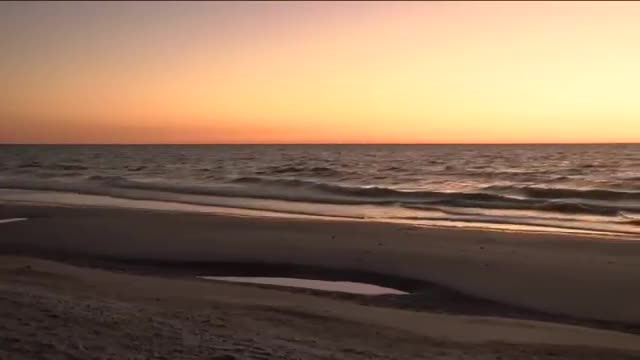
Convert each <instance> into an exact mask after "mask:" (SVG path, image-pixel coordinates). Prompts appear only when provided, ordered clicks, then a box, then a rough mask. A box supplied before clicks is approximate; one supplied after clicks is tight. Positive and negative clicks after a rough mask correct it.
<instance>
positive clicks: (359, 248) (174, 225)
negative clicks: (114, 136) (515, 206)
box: [0, 205, 640, 324]
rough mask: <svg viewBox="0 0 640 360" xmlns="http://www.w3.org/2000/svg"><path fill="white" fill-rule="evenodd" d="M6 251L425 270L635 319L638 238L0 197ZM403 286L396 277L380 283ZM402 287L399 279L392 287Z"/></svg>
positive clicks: (477, 289)
mask: <svg viewBox="0 0 640 360" xmlns="http://www.w3.org/2000/svg"><path fill="white" fill-rule="evenodd" d="M16 217H28V218H30V220H29V221H22V222H15V223H9V224H3V226H2V227H1V228H0V234H1V236H0V245H1V246H2V251H4V252H5V253H21V252H22V253H23V254H36V253H37V254H40V255H44V254H48V255H55V256H57V257H58V258H59V257H60V256H65V257H66V258H67V259H69V260H74V259H75V260H78V259H85V260H91V259H100V258H102V259H105V258H108V259H111V260H114V259H117V260H128V261H131V262H139V263H143V262H144V261H146V262H160V263H168V262H176V263H179V262H183V263H184V262H204V263H221V262H223V263H232V262H238V263H253V264H259V263H267V264H293V265H305V266H309V267H318V268H323V269H334V270H340V271H343V272H345V273H349V272H357V271H360V272H365V273H369V274H371V273H373V274H378V275H379V276H381V277H382V275H383V276H386V277H390V278H392V277H395V278H402V279H413V280H419V281H426V282H430V283H435V284H438V285H441V286H445V287H448V288H451V289H455V290H457V291H459V292H462V293H464V294H468V295H470V296H474V297H479V298H482V299H487V300H493V301H497V302H500V303H506V304H510V305H514V306H518V307H524V308H528V309H533V310H538V311H542V312H546V313H553V314H564V315H569V316H572V317H578V318H585V319H597V320H605V321H613V322H620V323H627V324H638V323H640V307H638V306H637V304H639V303H640V286H638V284H640V242H636V241H632V240H621V239H611V238H609V239H606V238H594V237H585V236H576V235H571V236H569V235H554V234H524V233H510V232H489V231H475V230H452V229H430V228H417V227H412V226H404V225H394V224H381V223H366V222H350V221H321V220H308V219H305V220H289V219H267V218H249V217H231V216H214V215H208V214H187V213H170V212H159V211H140V210H123V209H98V208H65V207H39V206H14V205H4V206H2V207H0V218H16ZM386 285H398V284H386ZM392 287H397V286H392Z"/></svg>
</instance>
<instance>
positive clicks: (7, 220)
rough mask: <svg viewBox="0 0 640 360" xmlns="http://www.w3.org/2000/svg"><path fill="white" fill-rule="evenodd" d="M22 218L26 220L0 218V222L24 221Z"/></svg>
mask: <svg viewBox="0 0 640 360" xmlns="http://www.w3.org/2000/svg"><path fill="white" fill-rule="evenodd" d="M24 220H27V218H12V219H0V224H6V223H10V222H14V221H24Z"/></svg>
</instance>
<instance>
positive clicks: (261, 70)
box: [0, 1, 640, 143]
mask: <svg viewBox="0 0 640 360" xmlns="http://www.w3.org/2000/svg"><path fill="white" fill-rule="evenodd" d="M639 19H640V2H584V3H581V2H512V3H511V2H475V1H474V2H457V1H456V2H406V3H402V2H395V3H392V2H388V3H385V2H371V3H367V2H343V3H338V2H244V3H242V2H212V3H204V2H194V3H184V2H180V3H171V2H158V3H152V2H130V3H77V2H69V3H64V2H24V3H22V2H15V3H13V2H2V3H0V76H1V79H2V82H1V84H0V91H1V94H2V97H1V99H2V100H1V101H0V142H21V143H263V142H264V143H283V142H284V143H307V142H312V143H313V142H315V143H317V142H321V143H323V142H324V143H326V142H329V143H345V142H355V143H380V142H383V143H398V142H400V143H403V142H409V143H443V142H444V143H446V142H454V143H503V142H506V143H521V142H527V143H537V142H543V143H548V142H640V20H639Z"/></svg>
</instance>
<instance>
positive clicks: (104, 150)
mask: <svg viewBox="0 0 640 360" xmlns="http://www.w3.org/2000/svg"><path fill="white" fill-rule="evenodd" d="M0 188H3V189H23V190H30V191H38V192H43V191H44V192H46V193H42V196H44V197H45V198H47V199H48V200H50V201H51V202H56V198H57V197H56V196H55V195H51V194H55V193H61V192H71V193H80V194H91V195H100V196H109V197H116V198H124V199H137V200H160V201H168V202H176V203H188V204H198V205H216V206H226V207H236V208H249V209H263V210H271V211H277V212H283V213H290V214H295V213H300V214H317V215H324V216H340V217H355V218H368V219H371V220H390V221H407V222H413V223H424V224H431V225H441V226H447V225H451V226H476V227H477V226H480V227H483V226H487V227H495V226H497V225H501V226H508V227H512V228H517V227H518V226H520V225H522V226H535V227H537V228H541V229H544V228H548V229H554V230H557V229H564V230H572V229H574V230H575V229H587V230H598V231H607V232H617V233H632V234H640V145H210V146H209V145H202V146H187V145H185V146H178V145H175V146H174V145H159V146H147V145H144V146H99V145H93V146H53V145H52V146H44V145H43V146H31V145H2V146H0ZM19 194H24V192H20V193H19ZM19 194H18V193H16V192H12V191H4V192H0V200H2V199H5V200H6V199H7V198H11V199H15V198H16V196H19Z"/></svg>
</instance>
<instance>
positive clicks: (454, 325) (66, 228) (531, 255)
mask: <svg viewBox="0 0 640 360" xmlns="http://www.w3.org/2000/svg"><path fill="white" fill-rule="evenodd" d="M17 217H27V218H29V220H27V221H22V222H14V223H7V224H2V225H0V251H2V253H4V254H5V256H3V257H2V259H1V260H0V263H1V264H2V265H1V266H0V303H1V304H0V312H1V314H2V319H3V321H2V322H0V357H3V358H7V359H13V358H16V359H18V358H34V357H38V356H36V355H38V354H48V355H50V357H53V358H69V357H78V358H92V357H93V358H101V357H100V356H102V355H106V357H107V358H108V357H109V356H111V357H115V358H135V356H133V355H136V354H137V355H139V356H138V357H139V358H149V357H150V356H151V355H154V354H156V355H158V358H214V359H215V358H218V359H224V358H228V359H233V358H238V359H242V358H255V359H260V358H264V359H266V358H292V359H293V358H303V359H316V358H318V359H321V358H327V359H329V358H345V359H359V358H363V359H364V358H367V359H371V358H435V359H438V358H442V359H465V358H474V359H485V358H486V359H496V358H509V359H511V358H522V359H533V358H536V359H539V358H553V359H566V358H576V359H578V358H580V359H582V358H598V359H600V358H606V359H610V358H638V357H637V356H638V354H640V336H638V335H634V334H632V333H629V332H635V331H636V330H635V329H637V327H636V326H637V325H638V324H639V323H640V308H638V307H637V304H640V287H639V286H638V285H637V284H640V243H638V242H635V241H632V240H620V239H604V238H600V239H598V238H589V237H578V236H561V235H550V234H547V235H543V234H522V233H507V232H488V231H472V230H451V229H427V228H416V227H411V226H403V225H391V224H372V223H365V222H343V221H341V222H330V221H313V220H284V219H260V218H242V217H228V216H212V215H203V214H176V213H164V212H153V211H131V210H119V209H79V208H61V207H40V206H14V205H11V206H9V205H4V206H1V207H0V219H1V218H17ZM16 254H17V255H21V256H31V257H32V256H38V257H48V258H50V259H56V260H64V261H66V262H72V263H76V264H84V265H90V266H92V267H93V268H86V267H78V266H73V265H65V264H61V263H59V262H53V261H49V260H36V259H33V258H27V257H18V256H15V255H16ZM116 260H128V262H127V263H126V264H125V263H118V265H117V266H119V267H124V268H126V269H127V270H129V271H133V270H135V271H141V269H142V268H141V267H139V266H138V268H136V267H135V266H134V265H141V264H144V265H146V266H145V269H147V270H148V269H149V267H148V266H149V265H154V267H153V269H154V271H152V272H151V273H150V274H148V275H136V274H130V273H123V272H113V271H106V270H100V269H96V268H95V267H96V266H107V267H109V266H111V267H113V266H115V265H113V264H114V261H116ZM151 260H153V261H151ZM194 261H198V262H200V263H198V264H196V265H197V266H196V265H194V264H193V263H192V262H194ZM177 262H179V263H177ZM220 262H244V263H247V264H252V266H253V267H255V264H257V263H261V262H266V263H272V264H292V265H296V266H300V268H304V266H314V267H317V268H319V269H337V270H340V271H341V272H343V273H345V274H357V273H358V272H366V273H368V274H371V273H375V274H378V276H379V278H380V279H385V281H389V282H393V281H394V280H393V279H397V280H396V281H397V284H398V285H400V286H405V285H406V284H413V285H406V286H415V280H424V281H429V282H434V283H436V284H439V285H444V286H446V287H450V288H453V289H456V290H459V291H461V292H463V293H464V294H467V295H472V297H471V298H474V297H479V298H484V299H490V300H495V301H497V302H499V304H503V307H504V308H505V309H508V308H509V305H515V306H518V307H524V308H528V309H535V310H538V311H542V312H544V313H551V314H560V315H554V316H559V318H560V319H569V318H570V319H574V320H575V321H576V323H581V324H585V325H589V324H590V323H591V322H592V321H593V320H594V319H599V320H603V321H607V323H605V325H606V324H609V325H611V324H614V325H615V324H618V325H620V326H621V327H620V329H622V330H625V327H628V332H627V333H623V332H621V331H610V330H603V329H594V328H587V327H582V326H571V325H562V324H553V323H548V322H539V321H532V320H516V319H506V318H504V316H506V315H508V314H507V313H504V314H503V313H500V311H498V310H495V308H496V306H498V305H495V303H492V304H493V305H492V306H493V309H494V310H492V311H493V312H494V313H495V315H496V316H501V317H496V316H469V315H464V316H463V315H453V314H450V312H452V311H450V310H451V308H448V307H447V306H448V305H447V303H448V301H446V300H447V299H446V298H445V299H439V300H438V299H436V300H433V299H431V300H429V301H431V302H432V303H435V304H436V305H437V303H438V302H439V303H440V305H441V306H442V309H443V311H444V312H447V313H434V312H427V311H410V310H405V309H399V308H398V306H387V305H390V304H391V305H393V304H394V300H393V299H391V300H389V301H386V302H385V301H380V302H378V303H376V301H373V300H371V301H369V302H368V303H367V301H362V298H358V297H344V296H342V297H341V296H337V295H336V296H328V295H326V294H325V295H323V296H319V295H320V294H316V293H314V292H311V291H299V290H298V291H291V290H289V289H269V288H265V287H257V286H249V285H236V284H226V283H215V282H209V281H205V280H197V279H192V278H185V275H189V276H190V275H191V273H189V272H188V271H187V272H185V271H180V269H183V270H184V269H187V268H190V266H191V267H193V268H194V269H196V268H198V267H199V270H203V269H206V268H207V267H206V266H208V265H207V264H211V263H220ZM109 264H111V265H109ZM158 265H163V266H162V267H160V268H158ZM160 269H164V270H162V271H161V270H160ZM328 273H331V272H328ZM333 274H335V273H333ZM402 279H413V280H414V282H413V283H412V282H411V281H408V282H405V283H403V280H402ZM418 283H419V282H418ZM403 284H404V285H403ZM388 285H392V284H388ZM409 298H410V299H414V300H413V304H412V305H416V303H415V302H416V301H420V298H419V297H418V298H411V297H409ZM465 301H467V300H465ZM466 304H467V306H466V311H465V312H466V313H473V311H471V310H469V307H473V304H475V303H474V302H473V301H471V300H469V301H468V302H467V303H466ZM478 304H483V303H482V302H481V301H479V302H478ZM483 306H484V305H483ZM418 307H419V306H418ZM498 307H499V306H498ZM433 308H434V309H433V310H438V306H435V305H434V306H433ZM438 311H439V310H438ZM535 314H536V312H532V313H530V314H529V317H531V316H533V318H535ZM540 318H541V319H544V320H547V318H544V317H543V316H541V317H540ZM596 325H597V326H600V325H602V324H599V325H598V324H596ZM609 325H606V326H609ZM606 326H604V327H606ZM600 327H603V326H600ZM609 327H610V328H611V326H609ZM625 331H626V330H625Z"/></svg>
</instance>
